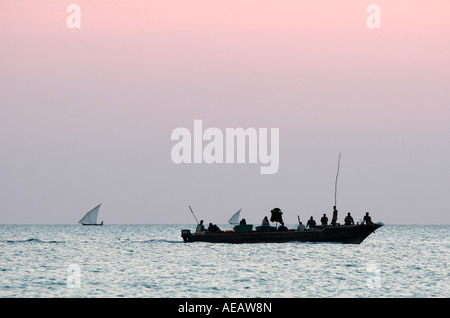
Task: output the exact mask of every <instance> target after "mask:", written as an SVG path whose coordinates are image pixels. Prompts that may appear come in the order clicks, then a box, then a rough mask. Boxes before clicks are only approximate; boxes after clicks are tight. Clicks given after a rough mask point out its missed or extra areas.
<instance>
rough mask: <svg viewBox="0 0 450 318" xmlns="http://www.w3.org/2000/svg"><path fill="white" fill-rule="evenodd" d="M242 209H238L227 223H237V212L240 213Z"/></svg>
mask: <svg viewBox="0 0 450 318" xmlns="http://www.w3.org/2000/svg"><path fill="white" fill-rule="evenodd" d="M241 210H242V209H239V211H237V212H236V213H235V214H234V215H233V216H232V217H231V218H230V219H229V220H228V223H230V224H239V214H240V213H241Z"/></svg>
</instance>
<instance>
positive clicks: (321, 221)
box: [320, 213, 328, 226]
mask: <svg viewBox="0 0 450 318" xmlns="http://www.w3.org/2000/svg"><path fill="white" fill-rule="evenodd" d="M320 223H322V226H327V225H328V218H327V215H326V214H325V213H324V214H323V216H322V218H321V219H320Z"/></svg>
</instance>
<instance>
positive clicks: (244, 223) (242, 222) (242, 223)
mask: <svg viewBox="0 0 450 318" xmlns="http://www.w3.org/2000/svg"><path fill="white" fill-rule="evenodd" d="M246 224H247V221H246V220H245V219H242V220H241V222H239V225H246Z"/></svg>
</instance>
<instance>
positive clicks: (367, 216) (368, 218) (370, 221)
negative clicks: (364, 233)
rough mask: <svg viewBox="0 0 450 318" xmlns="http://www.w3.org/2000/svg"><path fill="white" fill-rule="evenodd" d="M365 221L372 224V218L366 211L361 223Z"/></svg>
mask: <svg viewBox="0 0 450 318" xmlns="http://www.w3.org/2000/svg"><path fill="white" fill-rule="evenodd" d="M364 223H366V224H367V225H373V222H372V218H371V217H370V216H369V212H366V215H364V219H363V224H364Z"/></svg>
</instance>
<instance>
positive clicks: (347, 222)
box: [344, 212, 355, 225]
mask: <svg viewBox="0 0 450 318" xmlns="http://www.w3.org/2000/svg"><path fill="white" fill-rule="evenodd" d="M344 222H345V225H355V222H354V221H353V218H352V216H351V215H350V212H348V214H347V216H346V217H345V219H344Z"/></svg>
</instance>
